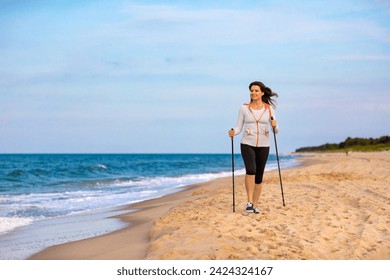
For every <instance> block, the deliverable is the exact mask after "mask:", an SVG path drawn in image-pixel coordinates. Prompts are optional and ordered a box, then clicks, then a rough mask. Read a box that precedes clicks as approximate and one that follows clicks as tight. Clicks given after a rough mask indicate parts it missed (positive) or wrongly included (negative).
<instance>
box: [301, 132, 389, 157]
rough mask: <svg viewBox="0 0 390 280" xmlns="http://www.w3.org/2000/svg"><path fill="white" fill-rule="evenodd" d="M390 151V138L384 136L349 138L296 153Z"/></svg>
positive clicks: (305, 148)
mask: <svg viewBox="0 0 390 280" xmlns="http://www.w3.org/2000/svg"><path fill="white" fill-rule="evenodd" d="M387 150H390V137H389V136H382V137H379V138H375V139H374V138H351V137H348V138H347V139H345V141H344V142H341V143H339V144H329V143H327V144H323V145H320V146H315V147H303V148H299V149H296V150H295V152H296V153H302V152H347V151H359V152H373V151H387Z"/></svg>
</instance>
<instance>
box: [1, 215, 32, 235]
mask: <svg viewBox="0 0 390 280" xmlns="http://www.w3.org/2000/svg"><path fill="white" fill-rule="evenodd" d="M32 222H33V219H31V218H7V217H0V235H1V234H4V233H7V232H9V231H11V230H13V229H15V228H18V227H21V226H26V225H28V224H31V223H32Z"/></svg>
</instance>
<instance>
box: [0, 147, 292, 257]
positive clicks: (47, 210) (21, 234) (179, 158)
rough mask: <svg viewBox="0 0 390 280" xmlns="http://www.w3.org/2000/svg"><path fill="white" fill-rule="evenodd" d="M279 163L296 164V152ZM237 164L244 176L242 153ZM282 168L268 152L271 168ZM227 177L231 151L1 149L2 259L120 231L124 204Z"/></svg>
mask: <svg viewBox="0 0 390 280" xmlns="http://www.w3.org/2000/svg"><path fill="white" fill-rule="evenodd" d="M279 163H280V166H281V169H283V168H291V167H294V166H296V165H297V156H295V155H291V154H289V155H280V156H279ZM234 166H235V170H234V174H236V175H240V174H244V165H243V162H242V159H241V155H239V154H236V155H234ZM277 168H278V166H277V160H276V157H275V155H272V154H270V156H269V158H268V162H267V166H266V170H275V169H277ZM228 176H232V155H231V154H0V259H3V260H4V259H26V258H28V257H29V256H30V255H32V254H34V253H36V252H39V251H41V250H43V249H44V248H46V247H49V246H52V245H56V244H61V243H66V242H70V241H75V240H80V239H85V238H89V237H94V236H98V235H102V234H106V233H109V232H112V231H115V230H118V229H121V228H123V227H125V226H127V224H124V222H122V221H120V220H119V219H116V218H115V219H114V218H110V217H112V216H115V215H117V214H121V213H124V212H125V210H123V209H124V206H125V205H129V204H132V203H136V202H140V201H144V200H149V199H153V198H157V197H161V196H165V195H168V194H172V193H175V192H178V191H180V190H182V189H183V187H184V186H187V185H191V184H195V183H201V182H206V181H210V180H213V179H217V178H221V177H228ZM103 221H104V222H103Z"/></svg>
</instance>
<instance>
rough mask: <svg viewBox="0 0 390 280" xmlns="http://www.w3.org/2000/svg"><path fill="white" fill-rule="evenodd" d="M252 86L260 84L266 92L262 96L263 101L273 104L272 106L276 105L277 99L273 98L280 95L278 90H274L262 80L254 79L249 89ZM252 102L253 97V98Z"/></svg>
mask: <svg viewBox="0 0 390 280" xmlns="http://www.w3.org/2000/svg"><path fill="white" fill-rule="evenodd" d="M252 86H259V87H260V90H261V91H262V92H264V95H263V96H262V98H261V99H262V100H263V102H265V103H267V104H269V105H272V107H274V108H275V107H276V101H275V100H273V99H272V97H278V94H277V93H276V92H273V91H272V90H271V89H270V88H269V87H266V86H265V85H264V84H263V83H262V82H259V81H254V82H252V83H250V85H249V90H251V87H252ZM251 102H252V98H251Z"/></svg>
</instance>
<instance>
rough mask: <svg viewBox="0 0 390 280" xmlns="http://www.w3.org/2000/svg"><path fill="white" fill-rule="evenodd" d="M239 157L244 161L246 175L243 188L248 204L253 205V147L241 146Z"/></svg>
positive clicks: (254, 163)
mask: <svg viewBox="0 0 390 280" xmlns="http://www.w3.org/2000/svg"><path fill="white" fill-rule="evenodd" d="M241 156H242V159H243V160H244V165H245V170H246V175H245V188H246V194H247V197H248V202H250V203H252V204H253V190H254V188H255V174H256V156H255V149H254V147H251V146H248V145H244V144H241Z"/></svg>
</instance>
